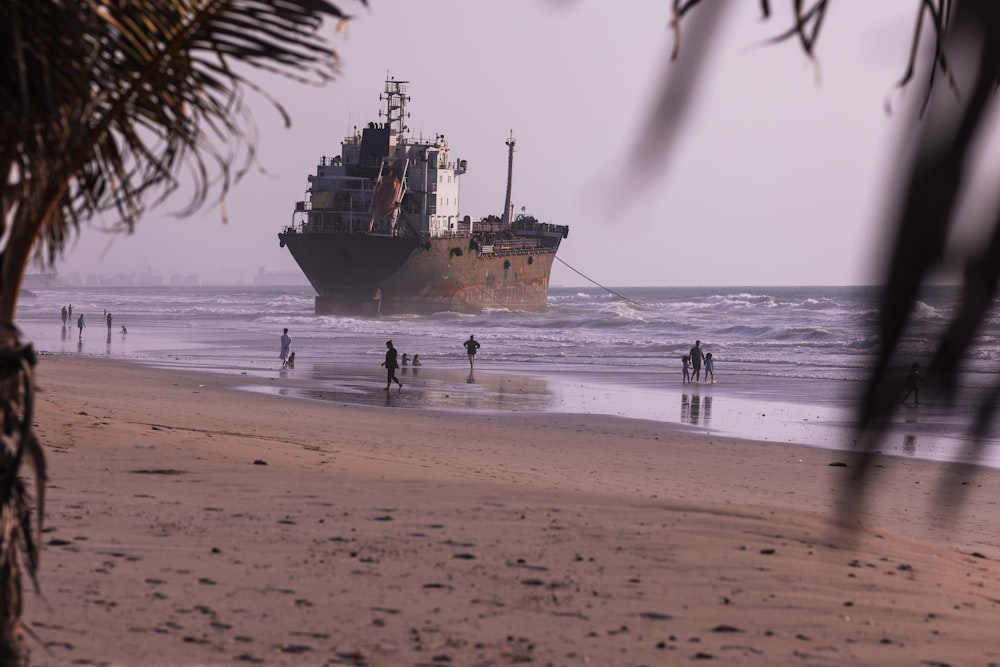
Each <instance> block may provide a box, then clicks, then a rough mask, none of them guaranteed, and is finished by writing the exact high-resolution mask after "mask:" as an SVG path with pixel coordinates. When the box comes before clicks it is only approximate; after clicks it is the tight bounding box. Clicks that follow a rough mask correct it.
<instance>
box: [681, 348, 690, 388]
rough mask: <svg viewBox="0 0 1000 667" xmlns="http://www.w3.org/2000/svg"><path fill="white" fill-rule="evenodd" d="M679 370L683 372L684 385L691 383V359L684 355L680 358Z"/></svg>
mask: <svg viewBox="0 0 1000 667" xmlns="http://www.w3.org/2000/svg"><path fill="white" fill-rule="evenodd" d="M681 368H682V369H683V370H684V384H687V383H688V382H690V381H691V357H689V356H688V355H686V354H685V355H684V356H683V357H681Z"/></svg>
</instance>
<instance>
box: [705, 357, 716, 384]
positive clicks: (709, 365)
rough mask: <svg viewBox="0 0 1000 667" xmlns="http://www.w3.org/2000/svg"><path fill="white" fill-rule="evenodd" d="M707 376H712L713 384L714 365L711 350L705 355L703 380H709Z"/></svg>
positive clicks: (713, 382)
mask: <svg viewBox="0 0 1000 667" xmlns="http://www.w3.org/2000/svg"><path fill="white" fill-rule="evenodd" d="M709 377H711V378H712V380H711V381H712V384H715V365H714V362H713V361H712V353H711V352H709V353H708V354H706V355H705V382H708V381H709V379H708V378H709Z"/></svg>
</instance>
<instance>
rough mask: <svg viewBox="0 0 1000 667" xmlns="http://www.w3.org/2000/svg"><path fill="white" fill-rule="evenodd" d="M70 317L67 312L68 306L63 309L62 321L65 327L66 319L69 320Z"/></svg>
mask: <svg viewBox="0 0 1000 667" xmlns="http://www.w3.org/2000/svg"><path fill="white" fill-rule="evenodd" d="M68 317H69V314H68V313H67V312H66V306H63V308H62V320H63V326H66V319H67V318H68Z"/></svg>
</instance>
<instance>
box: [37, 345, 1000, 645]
mask: <svg viewBox="0 0 1000 667" xmlns="http://www.w3.org/2000/svg"><path fill="white" fill-rule="evenodd" d="M243 381H244V379H243V378H242V376H240V375H239V374H228V375H218V374H207V373H199V372H190V371H182V370H172V369H162V368H161V369H157V368H151V367H148V366H141V365H138V364H134V363H123V362H118V361H111V360H95V359H86V358H77V357H62V356H44V357H42V358H41V359H40V360H39V365H38V384H39V389H40V393H39V397H38V406H37V407H38V413H37V417H36V424H37V430H38V432H39V434H40V436H41V438H42V440H43V442H45V443H46V445H47V451H48V455H49V462H50V467H51V481H50V485H49V496H48V499H47V508H46V509H47V513H46V533H45V535H44V539H43V543H44V545H45V549H44V553H43V559H42V573H41V583H42V589H43V590H42V592H43V599H39V598H37V597H35V596H34V595H31V596H29V598H28V600H27V606H26V610H25V622H26V623H27V624H28V625H29V626H30V628H31V629H32V631H33V632H34V634H35V635H37V636H38V638H39V640H40V642H41V644H42V645H41V646H40V645H38V644H35V645H34V655H35V663H36V664H53V665H69V664H114V665H193V664H198V665H222V664H232V665H237V664H269V665H323V664H331V665H333V664H340V665H447V664H450V665H509V664H524V663H530V664H541V665H549V664H551V665H574V664H596V665H654V664H677V663H681V662H688V661H691V660H699V659H715V660H718V661H722V663H723V664H747V665H778V664H844V663H855V664H865V665H871V664H901V663H903V664H921V661H923V664H952V665H959V664H987V663H990V662H996V661H997V660H998V659H1000V658H998V656H997V655H996V653H997V652H1000V649H995V647H994V644H993V635H994V634H995V630H994V628H995V627H996V624H997V622H998V621H1000V600H998V598H1000V596H998V595H997V594H996V591H997V590H998V586H1000V564H998V562H997V560H996V558H997V557H998V556H1000V549H998V545H1000V538H998V536H1000V513H998V512H997V511H996V506H997V502H998V501H1000V473H998V472H996V471H994V470H988V469H961V470H953V469H950V468H946V467H945V466H943V465H941V464H936V463H932V462H927V461H922V460H917V459H905V458H899V457H884V458H880V460H879V465H878V467H877V468H876V474H875V476H874V478H873V480H872V486H871V488H869V489H868V491H869V492H872V493H870V495H872V496H873V499H872V502H871V503H870V504H869V505H868V506H867V508H866V509H865V511H864V512H861V511H858V510H857V509H855V511H853V513H850V514H848V515H846V516H848V523H849V524H850V526H851V527H852V528H853V530H852V531H851V532H849V533H845V532H844V531H843V530H842V529H840V528H837V527H835V525H834V523H833V521H832V520H833V519H834V518H835V516H836V513H835V512H834V509H833V508H834V507H835V506H836V504H837V500H838V498H840V497H841V496H840V495H839V491H840V490H841V489H842V488H843V487H842V483H843V481H844V478H845V476H847V475H849V474H850V473H851V471H852V470H853V468H852V465H853V460H852V459H851V455H850V454H847V453H844V452H837V451H832V450H827V449H819V448H809V447H802V446H793V445H784V444H777V443H767V442H755V441H747V440H736V439H727V438H722V437H718V436H714V435H706V434H705V433H701V432H697V431H696V429H692V428H689V427H688V428H686V427H683V426H678V425H671V424H666V423H662V422H653V421H643V420H634V419H623V418H617V417H613V416H605V415H574V414H566V413H549V414H533V413H508V414H498V413H496V412H488V411H487V412H477V411H465V412H456V411H444V410H436V409H434V406H433V405H429V406H427V407H424V408H421V409H413V410H398V409H392V408H393V403H392V402H393V401H394V400H397V399H400V400H401V397H402V396H405V395H406V392H407V388H404V389H403V390H402V392H397V390H395V389H393V390H391V392H390V393H389V394H388V395H386V394H385V393H384V392H383V393H382V396H381V400H382V401H384V402H386V404H383V405H373V406H357V405H346V406H345V405H339V404H336V403H330V402H324V401H316V400H308V399H304V398H300V397H298V396H297V395H295V396H282V395H277V394H280V392H273V393H264V392H247V391H241V390H239V389H238V387H239V386H240V385H241V383H242V382H243ZM512 381H513V380H512ZM387 405H388V409H387ZM946 472H947V473H949V474H945V473H946ZM876 488H877V493H874V491H876ZM43 600H44V601H43Z"/></svg>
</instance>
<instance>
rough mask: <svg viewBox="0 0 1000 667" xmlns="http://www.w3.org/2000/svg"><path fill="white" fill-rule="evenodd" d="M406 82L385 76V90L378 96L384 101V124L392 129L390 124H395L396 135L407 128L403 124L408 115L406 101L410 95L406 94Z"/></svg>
mask: <svg viewBox="0 0 1000 667" xmlns="http://www.w3.org/2000/svg"><path fill="white" fill-rule="evenodd" d="M408 83H409V81H396V80H395V79H393V78H390V77H388V76H387V77H386V79H385V91H384V92H383V93H382V94H381V95H379V97H378V98H379V100H381V101H383V102H385V112H384V113H385V119H386V126H387V127H388V128H389V129H393V128H392V126H393V125H394V124H395V125H396V128H395V129H396V135H397V136H402V135H403V131H404V130H406V129H408V128H407V127H406V125H405V124H404V122H405V119H406V118H408V117H409V116H410V114H408V113H407V112H406V103H407V102H409V101H410V96H409V95H407V94H406V84H408ZM380 115H381V114H380Z"/></svg>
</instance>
